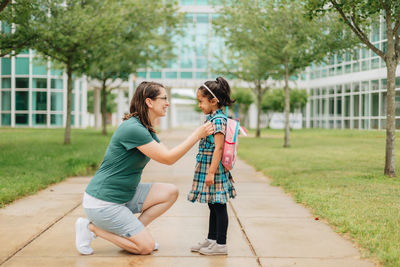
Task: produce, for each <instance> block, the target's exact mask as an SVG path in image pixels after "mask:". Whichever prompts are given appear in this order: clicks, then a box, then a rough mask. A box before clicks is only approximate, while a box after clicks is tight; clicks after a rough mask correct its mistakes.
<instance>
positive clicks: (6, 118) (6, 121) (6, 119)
mask: <svg viewBox="0 0 400 267" xmlns="http://www.w3.org/2000/svg"><path fill="white" fill-rule="evenodd" d="M1 125H2V126H11V114H1Z"/></svg>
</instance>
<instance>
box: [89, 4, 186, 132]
mask: <svg viewBox="0 0 400 267" xmlns="http://www.w3.org/2000/svg"><path fill="white" fill-rule="evenodd" d="M120 2H121V5H124V6H125V7H123V8H122V9H124V10H127V11H126V12H125V13H124V14H123V16H124V18H123V20H122V24H121V25H120V27H119V28H118V29H117V31H116V32H114V34H113V39H112V41H111V42H108V43H107V44H106V45H102V46H97V47H96V51H95V52H96V53H95V59H94V61H93V64H91V67H90V69H89V71H88V72H87V75H88V76H89V77H90V78H92V79H96V80H98V81H100V83H101V85H100V89H101V99H102V101H101V103H102V104H101V113H102V133H103V134H104V135H106V134H107V128H106V118H107V117H106V106H107V97H106V95H107V94H108V92H109V91H111V90H113V89H115V88H118V87H120V84H119V82H121V81H126V80H128V78H129V74H130V73H136V71H137V69H138V68H146V67H147V66H148V65H149V64H153V65H162V64H163V63H164V62H165V60H166V59H167V58H170V57H172V53H171V51H172V48H173V42H172V41H171V40H172V36H173V35H175V34H176V32H177V31H176V29H177V25H178V23H179V22H180V18H181V17H182V16H181V15H179V14H178V12H177V9H176V7H175V6H174V2H172V1H160V0H149V1H140V0H124V1H120Z"/></svg>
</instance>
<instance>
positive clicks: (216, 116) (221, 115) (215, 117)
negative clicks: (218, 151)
mask: <svg viewBox="0 0 400 267" xmlns="http://www.w3.org/2000/svg"><path fill="white" fill-rule="evenodd" d="M226 109H228V107H226ZM218 118H222V119H225V120H226V121H228V116H226V115H223V114H217V115H215V116H214V117H212V118H211V119H210V121H213V120H215V119H218ZM209 136H210V140H211V142H212V143H213V144H214V143H215V142H214V136H213V135H212V134H210V135H209Z"/></svg>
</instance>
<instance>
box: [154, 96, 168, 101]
mask: <svg viewBox="0 0 400 267" xmlns="http://www.w3.org/2000/svg"><path fill="white" fill-rule="evenodd" d="M154 99H161V100H164V101H167V100H168V97H166V96H157V97H155V98H154Z"/></svg>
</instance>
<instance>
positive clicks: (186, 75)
mask: <svg viewBox="0 0 400 267" xmlns="http://www.w3.org/2000/svg"><path fill="white" fill-rule="evenodd" d="M192 77H193V73H192V72H181V78H182V79H192Z"/></svg>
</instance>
